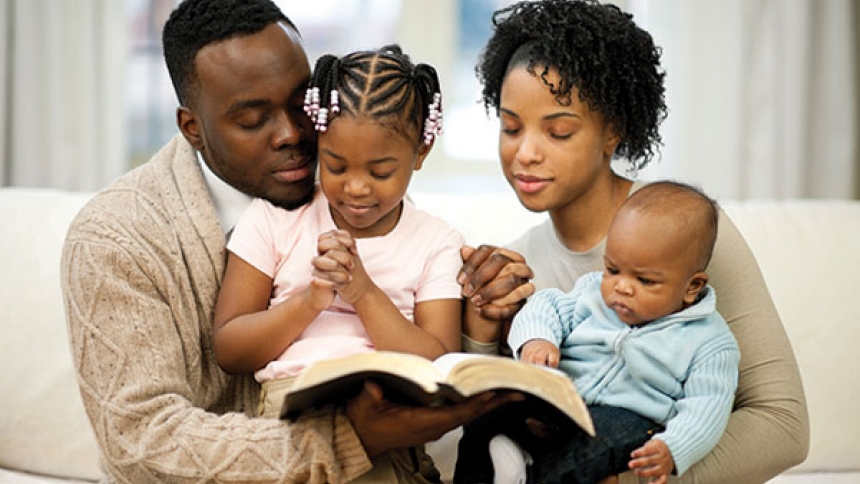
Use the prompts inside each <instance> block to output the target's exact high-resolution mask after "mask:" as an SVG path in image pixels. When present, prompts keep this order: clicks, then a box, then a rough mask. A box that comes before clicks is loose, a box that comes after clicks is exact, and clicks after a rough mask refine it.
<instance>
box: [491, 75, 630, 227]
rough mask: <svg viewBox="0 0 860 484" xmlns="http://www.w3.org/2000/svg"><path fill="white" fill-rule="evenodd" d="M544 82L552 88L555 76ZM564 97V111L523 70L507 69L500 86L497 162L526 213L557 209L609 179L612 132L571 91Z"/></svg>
mask: <svg viewBox="0 0 860 484" xmlns="http://www.w3.org/2000/svg"><path fill="white" fill-rule="evenodd" d="M540 70H541V68H540V67H539V66H538V68H536V72H540ZM547 79H548V80H549V81H550V82H551V83H553V84H557V83H558V73H557V71H555V70H550V71H549V73H548V74H547ZM570 97H571V102H570V104H569V105H567V106H565V105H562V104H561V103H559V102H558V101H557V100H556V98H555V96H554V95H553V94H552V93H551V92H550V90H549V87H547V85H546V84H544V82H543V81H542V80H541V79H540V78H539V77H537V76H535V75H533V74H531V73H529V72H528V70H527V69H526V67H525V66H522V67H516V68H514V69H512V70H511V71H510V72H509V73H508V74H507V76H506V77H505V80H504V82H503V83H502V91H501V99H500V104H499V120H500V124H501V128H500V132H499V158H500V160H501V163H502V170H503V171H504V173H505V178H507V180H508V183H510V184H511V186H512V187H513V188H514V191H516V193H517V196H518V197H519V199H520V202H521V203H522V204H523V205H524V206H525V207H526V208H527V209H529V210H531V211H535V212H542V211H547V210H551V211H552V210H559V209H562V208H564V207H566V206H568V205H570V204H572V203H574V202H576V201H577V200H579V199H581V198H582V197H583V196H585V195H586V194H588V193H589V190H591V189H592V187H594V186H595V182H596V181H597V180H598V179H600V178H601V177H611V176H612V170H611V167H610V162H611V159H612V153H613V152H614V151H615V147H616V146H617V145H618V137H617V136H616V135H615V131H614V130H612V129H610V128H609V126H608V125H607V123H605V122H604V120H603V116H601V115H600V113H598V112H595V111H592V110H591V109H590V108H589V107H588V105H587V104H586V103H584V102H582V101H580V100H579V92H578V91H577V90H576V89H573V90H572V91H571V96H570Z"/></svg>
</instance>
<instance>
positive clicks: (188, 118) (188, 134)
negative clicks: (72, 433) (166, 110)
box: [176, 106, 203, 151]
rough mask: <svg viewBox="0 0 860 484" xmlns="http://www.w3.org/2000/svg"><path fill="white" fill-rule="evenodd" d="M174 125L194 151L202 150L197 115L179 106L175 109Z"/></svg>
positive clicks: (201, 137) (201, 138)
mask: <svg viewBox="0 0 860 484" xmlns="http://www.w3.org/2000/svg"><path fill="white" fill-rule="evenodd" d="M176 125H177V126H178V127H179V131H181V132H182V136H185V139H186V140H188V142H189V143H190V144H191V146H192V147H194V149H195V150H197V151H201V150H202V149H203V136H202V135H201V134H200V123H199V121H198V119H197V115H196V114H195V113H194V111H192V110H191V109H189V108H187V107H185V106H180V107H178V108H177V109H176Z"/></svg>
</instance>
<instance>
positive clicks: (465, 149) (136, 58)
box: [125, 0, 511, 190]
mask: <svg viewBox="0 0 860 484" xmlns="http://www.w3.org/2000/svg"><path fill="white" fill-rule="evenodd" d="M125 2H126V7H127V12H128V21H129V24H130V25H129V29H128V31H129V32H130V35H131V36H132V38H131V41H130V46H131V48H130V52H129V59H128V67H127V68H128V76H127V80H128V81H127V82H128V85H127V87H126V99H127V100H126V103H127V107H128V120H127V129H128V140H129V145H128V150H129V153H128V155H129V166H135V165H138V164H140V163H143V162H145V161H146V160H147V159H149V157H150V156H151V155H152V154H153V153H154V152H155V151H156V150H158V149H159V148H160V147H161V146H162V145H163V144H164V143H165V142H167V141H168V140H169V139H170V138H171V137H172V136H174V135H175V134H176V123H175V116H174V112H175V109H176V97H175V94H174V92H173V87H172V85H171V83H170V79H169V76H168V74H167V69H166V68H165V66H164V61H163V58H162V54H161V29H162V26H163V25H164V22H165V20H166V19H167V18H168V16H169V15H170V12H171V11H172V10H173V8H174V7H175V5H176V4H177V3H178V2H177V0H125ZM276 3H278V4H280V6H281V8H282V9H283V11H284V12H285V13H287V15H288V16H289V17H290V19H292V20H293V21H294V22H295V23H296V25H297V26H298V27H299V29H300V30H301V32H302V36H303V38H304V40H305V47H306V49H307V51H308V56H309V58H310V59H311V63H312V64H313V62H314V60H315V59H316V58H317V57H318V56H319V55H321V54H323V53H334V54H338V55H342V54H345V53H347V52H350V51H353V50H357V49H363V48H375V47H381V46H382V45H385V44H389V43H394V42H396V43H399V44H401V46H403V49H404V51H406V52H407V53H409V54H410V55H411V56H412V58H413V60H415V61H420V62H428V63H430V64H432V65H434V67H436V69H437V71H438V72H439V75H440V77H441V81H442V86H443V91H444V92H443V95H444V101H443V102H444V112H445V133H444V134H443V135H442V137H441V138H440V141H439V143H437V145H436V147H434V150H433V153H432V154H431V155H430V159H429V160H428V163H427V164H426V165H425V169H424V170H422V173H421V174H420V175H419V176H416V177H415V184H416V185H419V186H421V187H423V188H428V189H436V188H439V187H441V186H444V187H445V188H446V189H452V188H453V189H458V188H462V189H464V190H466V189H468V190H475V189H476V188H477V189H480V188H481V187H488V188H492V187H498V186H501V185H500V184H503V183H504V181H503V180H502V177H501V176H500V174H499V171H498V168H497V163H496V137H497V131H498V128H497V123H496V120H495V115H494V114H490V115H489V116H488V115H487V113H486V112H485V110H484V107H483V105H482V104H480V103H479V97H480V96H479V95H480V88H479V86H478V82H477V79H476V78H475V74H474V66H475V62H476V60H477V58H478V53H479V51H480V49H481V48H482V47H483V45H484V42H485V41H486V39H487V38H488V36H489V34H490V18H491V15H492V12H493V11H494V10H496V9H497V8H500V7H502V6H504V5H506V4H509V3H511V1H510V0H439V1H436V2H415V1H404V0H348V1H344V0H315V1H314V2H309V3H308V2H305V3H301V2H295V1H292V2H288V1H287V0H276Z"/></svg>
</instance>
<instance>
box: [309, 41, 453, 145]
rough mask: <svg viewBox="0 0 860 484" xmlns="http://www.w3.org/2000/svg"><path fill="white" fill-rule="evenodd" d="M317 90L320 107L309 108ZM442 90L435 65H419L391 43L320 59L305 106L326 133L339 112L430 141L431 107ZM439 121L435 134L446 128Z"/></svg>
mask: <svg viewBox="0 0 860 484" xmlns="http://www.w3.org/2000/svg"><path fill="white" fill-rule="evenodd" d="M314 90H316V91H317V92H318V98H319V101H318V105H312V106H311V107H310V108H307V106H308V103H311V104H313V101H312V95H311V94H310V93H312V92H313V91H314ZM333 90H336V91H337V92H338V94H337V96H338V103H339V106H338V107H339V113H334V112H332V111H333V108H332V106H331V95H330V92H331V91H333ZM438 93H440V83H439V78H438V76H437V74H436V70H435V69H433V67H431V66H429V65H427V64H418V65H417V66H415V65H413V64H412V62H411V60H410V59H409V56H408V55H406V54H404V53H403V52H402V50H401V49H400V47H399V46H397V45H389V46H385V47H383V48H381V49H379V50H376V51H359V52H353V53H351V54H348V55H346V56H344V57H343V58H340V59H338V58H336V57H334V56H332V55H325V56H322V57H320V59H319V60H318V61H317V64H316V67H315V68H314V74H313V78H312V79H311V84H310V87H309V97H308V98H307V99H306V110H307V111H308V112H309V114H310V115H311V117H312V118H314V121H315V122H316V123H317V129H319V130H321V131H324V130H325V124H326V123H328V122H330V120H331V119H332V116H334V115H338V116H339V115H344V114H349V115H351V116H359V115H361V116H367V117H369V118H371V119H374V120H375V121H377V122H379V123H380V124H382V125H383V126H386V127H387V128H390V129H392V130H394V131H395V132H397V133H399V134H401V135H403V136H405V137H407V138H410V139H413V138H414V139H416V140H418V139H425V142H430V141H432V139H433V138H432V137H431V138H429V141H428V140H427V136H426V133H425V131H426V125H427V124H429V122H430V121H429V120H430V115H431V113H430V111H431V109H430V105H431V104H433V102H434V95H435V94H438ZM315 109H316V111H315ZM436 109H437V112H439V113H441V105H440V106H438V107H436ZM314 113H317V114H316V115H315V114H314ZM321 115H322V117H321ZM440 121H441V120H439V121H437V123H439V128H437V129H435V130H433V136H435V135H436V134H438V133H439V132H440V130H441V123H440ZM434 126H435V125H434ZM422 128H424V129H422Z"/></svg>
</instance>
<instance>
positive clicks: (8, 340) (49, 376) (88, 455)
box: [0, 188, 101, 479]
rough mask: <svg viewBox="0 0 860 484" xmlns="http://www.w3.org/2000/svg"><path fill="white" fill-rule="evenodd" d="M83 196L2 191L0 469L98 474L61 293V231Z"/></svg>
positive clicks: (83, 475)
mask: <svg viewBox="0 0 860 484" xmlns="http://www.w3.org/2000/svg"><path fill="white" fill-rule="evenodd" d="M89 196H90V195H89V194H85V193H69V192H63V191H57V190H49V189H28V188H2V189H0V241H2V242H0V288H2V289H0V368H2V369H0V395H3V397H2V398H0V467H6V468H10V469H17V470H25V471H29V472H35V473H39V474H47V475H55V476H62V477H73V478H78V479H96V478H98V477H99V476H100V475H101V473H100V471H99V468H98V464H97V458H98V455H97V451H96V448H95V440H94V439H93V436H92V431H91V430H90V427H89V423H88V421H87V420H86V417H85V415H84V408H83V404H82V403H81V397H80V394H79V393H78V386H77V382H76V381H75V372H74V370H73V367H72V359H71V352H70V351H69V338H68V332H67V331H66V323H65V315H64V310H63V303H62V294H61V292H60V252H61V249H62V243H63V239H64V238H65V235H66V229H67V228H68V226H69V223H70V222H71V220H72V218H73V217H74V216H75V214H76V213H77V212H78V210H79V209H80V208H81V207H82V206H83V204H84V202H85V201H86V200H87V199H88V198H89Z"/></svg>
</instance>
